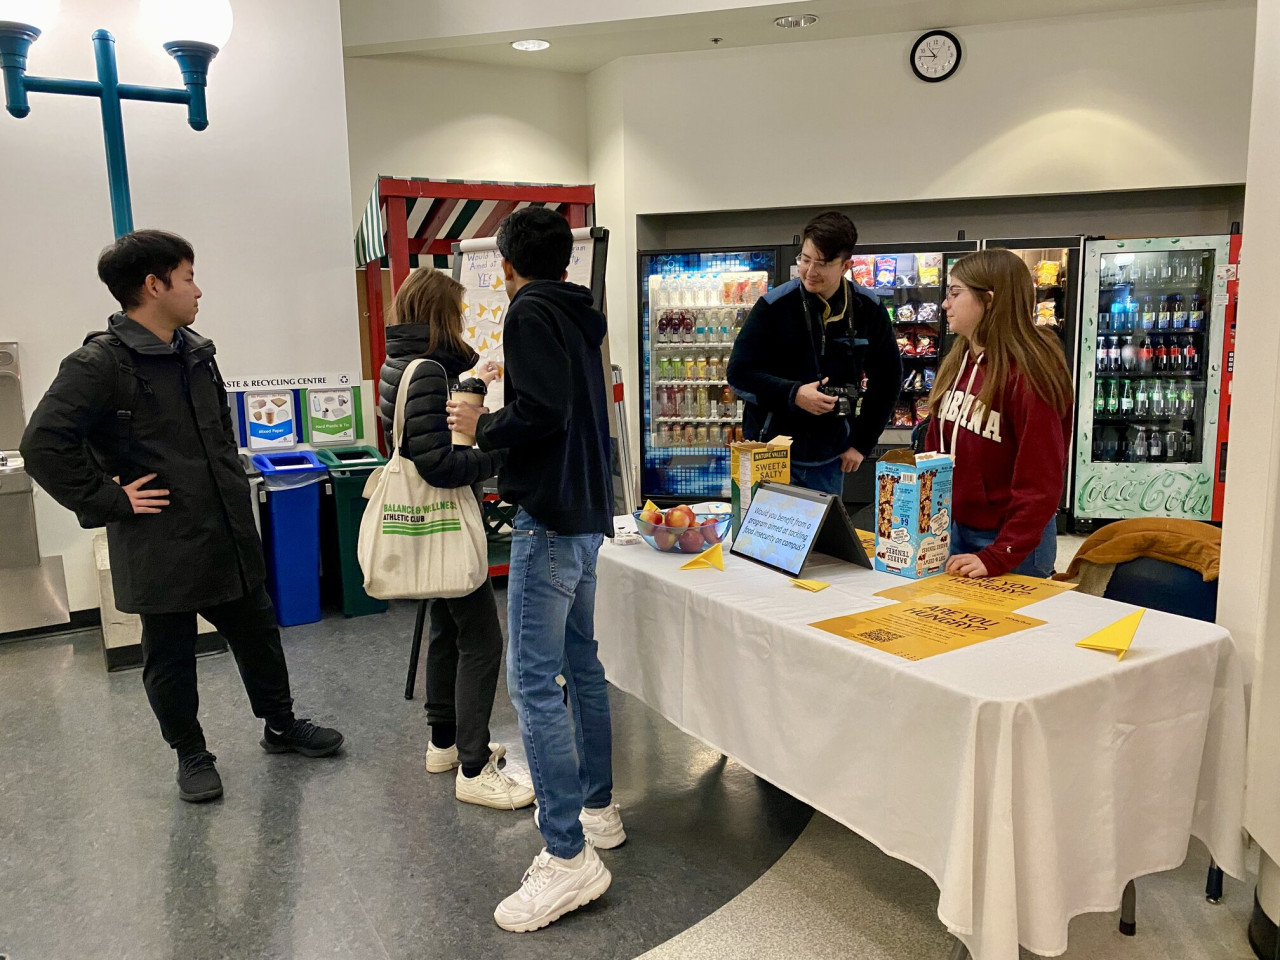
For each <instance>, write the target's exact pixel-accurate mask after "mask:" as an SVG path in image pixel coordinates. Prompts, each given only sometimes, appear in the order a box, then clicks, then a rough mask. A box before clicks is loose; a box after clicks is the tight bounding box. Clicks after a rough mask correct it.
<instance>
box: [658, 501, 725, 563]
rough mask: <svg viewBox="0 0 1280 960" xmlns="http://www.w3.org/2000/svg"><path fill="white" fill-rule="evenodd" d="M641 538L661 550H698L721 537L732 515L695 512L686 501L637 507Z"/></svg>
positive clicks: (690, 552)
mask: <svg viewBox="0 0 1280 960" xmlns="http://www.w3.org/2000/svg"><path fill="white" fill-rule="evenodd" d="M634 516H635V518H636V529H637V530H639V531H640V538H641V539H642V540H644V542H645V543H647V544H648V545H649V546H651V547H653V549H655V550H657V551H659V552H661V553H688V554H697V553H701V552H702V551H703V550H706V549H707V548H708V547H711V546H712V545H714V544H717V543H719V542H720V541H722V540H723V539H724V538H725V537H726V536H727V535H728V533H729V525H730V523H732V521H733V518H732V517H730V516H729V515H728V514H723V513H701V514H699V513H694V512H693V508H692V507H689V506H687V505H686V504H683V503H682V504H681V505H680V506H678V507H672V508H671V509H670V510H667V511H666V512H665V513H664V512H663V511H661V510H637V511H636V513H635V514H634Z"/></svg>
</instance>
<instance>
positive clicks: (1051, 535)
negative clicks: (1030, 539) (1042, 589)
mask: <svg viewBox="0 0 1280 960" xmlns="http://www.w3.org/2000/svg"><path fill="white" fill-rule="evenodd" d="M999 534H1000V531H999V530H975V529H974V528H973V527H966V526H965V525H964V524H963V523H956V522H954V521H952V524H951V555H952V556H953V557H954V556H955V555H956V554H957V553H978V552H979V551H980V550H984V549H986V548H987V547H989V546H991V545H992V544H993V543H995V542H996V537H997V536H999ZM1057 560H1058V520H1057V518H1056V517H1054V518H1053V519H1051V520H1050V521H1049V523H1048V525H1047V526H1046V527H1045V528H1044V533H1043V534H1042V535H1041V537H1040V543H1039V544H1038V545H1037V546H1036V548H1035V549H1034V550H1032V551H1031V553H1030V554H1028V555H1027V559H1025V560H1023V561H1022V562H1021V563H1020V564H1018V565H1017V566H1016V567H1014V568H1013V569H1012V570H1010V571H1009V572H1010V573H1021V574H1024V575H1026V576H1028V577H1042V578H1045V577H1051V576H1053V565H1054V564H1055V563H1057Z"/></svg>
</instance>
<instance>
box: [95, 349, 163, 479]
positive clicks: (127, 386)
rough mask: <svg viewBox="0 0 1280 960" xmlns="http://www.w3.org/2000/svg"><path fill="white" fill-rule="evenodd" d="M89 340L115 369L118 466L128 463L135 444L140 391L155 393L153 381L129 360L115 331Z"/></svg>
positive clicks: (115, 420) (116, 451)
mask: <svg viewBox="0 0 1280 960" xmlns="http://www.w3.org/2000/svg"><path fill="white" fill-rule="evenodd" d="M90 343H96V344H97V345H98V347H99V349H101V350H103V351H104V352H105V353H106V354H107V355H108V356H109V357H111V360H112V362H113V363H114V364H115V368H116V378H115V379H116V385H115V395H114V397H113V405H114V406H115V416H114V422H115V434H116V435H115V464H114V465H113V468H114V469H118V468H119V466H120V465H121V464H123V463H126V462H128V459H129V451H130V449H131V448H132V446H133V413H134V408H136V407H137V405H138V395H139V393H143V394H146V395H147V396H148V397H150V396H153V393H152V391H151V384H150V383H148V382H147V380H146V378H145V377H143V376H142V375H141V374H140V373H139V372H138V368H137V367H135V366H134V365H133V364H132V363H131V362H130V361H131V360H132V357H130V356H129V355H128V353H127V350H126V348H125V345H124V344H123V343H122V342H121V341H120V339H119V338H118V337H116V336H115V335H114V334H110V333H107V334H103V335H102V336H100V337H94V338H93V340H91V341H90Z"/></svg>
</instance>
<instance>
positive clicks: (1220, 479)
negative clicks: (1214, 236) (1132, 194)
mask: <svg viewBox="0 0 1280 960" xmlns="http://www.w3.org/2000/svg"><path fill="white" fill-rule="evenodd" d="M1241 240H1242V238H1241V236H1240V224H1238V223H1235V224H1232V226H1231V246H1230V248H1229V249H1230V258H1231V260H1230V262H1229V263H1228V264H1227V269H1226V278H1227V316H1226V323H1225V325H1224V326H1223V331H1222V389H1221V391H1220V393H1219V397H1218V445H1217V451H1216V456H1217V469H1216V470H1215V471H1214V475H1213V519H1214V520H1215V521H1217V522H1219V523H1220V522H1221V521H1222V509H1223V506H1224V505H1225V503H1226V496H1227V430H1228V428H1229V427H1230V426H1231V381H1232V380H1233V379H1234V377H1235V370H1236V301H1237V300H1238V299H1239V296H1240V246H1241Z"/></svg>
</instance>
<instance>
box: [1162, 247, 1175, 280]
mask: <svg viewBox="0 0 1280 960" xmlns="http://www.w3.org/2000/svg"><path fill="white" fill-rule="evenodd" d="M1160 286H1162V287H1171V286H1173V257H1172V255H1171V254H1168V253H1166V254H1165V255H1164V257H1163V258H1162V259H1161V261H1160Z"/></svg>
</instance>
